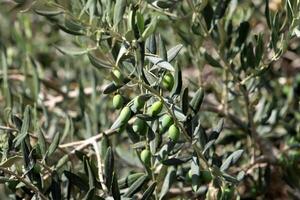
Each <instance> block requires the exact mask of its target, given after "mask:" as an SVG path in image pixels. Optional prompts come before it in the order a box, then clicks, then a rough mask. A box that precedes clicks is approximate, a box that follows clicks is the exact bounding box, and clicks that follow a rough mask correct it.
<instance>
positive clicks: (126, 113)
mask: <svg viewBox="0 0 300 200" xmlns="http://www.w3.org/2000/svg"><path fill="white" fill-rule="evenodd" d="M130 117H131V110H130V108H129V107H128V106H125V107H124V108H123V109H122V110H121V112H120V116H119V119H120V122H121V123H126V122H128V120H129V119H130Z"/></svg>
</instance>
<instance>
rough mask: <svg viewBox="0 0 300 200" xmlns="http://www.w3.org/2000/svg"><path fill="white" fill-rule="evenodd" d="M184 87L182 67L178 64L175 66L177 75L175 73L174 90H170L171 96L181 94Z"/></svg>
mask: <svg viewBox="0 0 300 200" xmlns="http://www.w3.org/2000/svg"><path fill="white" fill-rule="evenodd" d="M181 89H182V73H181V69H180V67H179V66H178V65H176V67H175V75H174V86H173V88H172V91H171V92H170V95H171V96H174V95H179V94H180V93H181Z"/></svg>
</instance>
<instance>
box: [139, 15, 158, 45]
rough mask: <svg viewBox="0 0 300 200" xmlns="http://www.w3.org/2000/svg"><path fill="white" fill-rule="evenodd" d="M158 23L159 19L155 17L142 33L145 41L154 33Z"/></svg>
mask: <svg viewBox="0 0 300 200" xmlns="http://www.w3.org/2000/svg"><path fill="white" fill-rule="evenodd" d="M156 24H157V19H156V18H154V19H153V20H152V21H151V23H150V24H149V25H148V26H147V28H146V29H145V31H144V32H143V34H142V37H141V39H142V40H143V41H145V40H146V39H147V38H148V37H149V36H150V35H151V34H152V33H154V31H155V29H156Z"/></svg>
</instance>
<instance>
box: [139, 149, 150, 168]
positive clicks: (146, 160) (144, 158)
mask: <svg viewBox="0 0 300 200" xmlns="http://www.w3.org/2000/svg"><path fill="white" fill-rule="evenodd" d="M141 160H142V162H143V163H144V164H145V165H146V166H149V165H150V161H151V152H150V151H149V150H148V149H144V150H143V151H142V152H141Z"/></svg>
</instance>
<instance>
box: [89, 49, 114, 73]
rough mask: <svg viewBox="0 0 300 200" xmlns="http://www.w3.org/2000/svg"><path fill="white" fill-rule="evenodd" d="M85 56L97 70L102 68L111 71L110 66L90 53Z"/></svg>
mask: <svg viewBox="0 0 300 200" xmlns="http://www.w3.org/2000/svg"><path fill="white" fill-rule="evenodd" d="M87 55H88V58H89V60H90V62H91V64H92V65H93V66H95V67H96V68H97V69H103V68H106V69H111V68H112V67H111V64H109V63H107V62H105V61H104V60H101V59H99V58H97V57H96V56H95V55H93V54H92V53H91V52H89V53H88V54H87Z"/></svg>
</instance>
